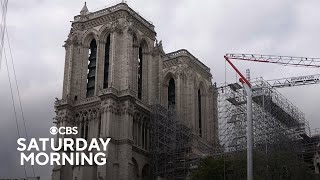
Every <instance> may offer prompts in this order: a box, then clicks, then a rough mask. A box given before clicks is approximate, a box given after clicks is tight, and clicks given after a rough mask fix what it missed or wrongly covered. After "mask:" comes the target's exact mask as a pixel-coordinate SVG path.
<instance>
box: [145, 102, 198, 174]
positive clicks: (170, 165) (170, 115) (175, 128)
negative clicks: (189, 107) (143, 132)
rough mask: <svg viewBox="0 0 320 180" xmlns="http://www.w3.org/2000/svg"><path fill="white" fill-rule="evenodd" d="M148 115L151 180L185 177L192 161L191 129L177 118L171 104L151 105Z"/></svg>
mask: <svg viewBox="0 0 320 180" xmlns="http://www.w3.org/2000/svg"><path fill="white" fill-rule="evenodd" d="M150 117H151V118H150V122H151V123H150V128H151V131H150V132H151V133H150V138H151V145H150V152H151V162H152V163H151V164H152V175H153V176H154V177H153V179H155V178H156V177H158V176H159V177H164V178H166V179H167V180H171V179H174V180H178V179H186V177H187V175H188V172H189V167H190V165H191V163H193V159H192V155H191V148H192V132H191V129H190V128H188V127H187V126H185V125H183V124H181V122H180V121H179V120H178V119H177V117H176V113H175V108H174V106H170V108H169V109H166V108H164V107H162V106H160V105H153V106H152V107H151V116H150Z"/></svg>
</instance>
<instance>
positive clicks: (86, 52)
mask: <svg viewBox="0 0 320 180" xmlns="http://www.w3.org/2000/svg"><path fill="white" fill-rule="evenodd" d="M64 48H65V51H66V54H65V69H64V80H63V93H62V99H61V100H57V101H56V102H55V109H56V114H57V115H56V124H57V126H58V127H60V126H72V127H74V126H76V127H78V130H79V133H78V134H77V135H75V136H74V138H76V137H82V138H85V139H87V140H88V141H90V138H99V137H101V138H107V137H111V141H110V143H109V145H108V151H107V152H105V153H106V154H107V164H106V165H105V166H96V165H93V166H89V165H87V166H70V165H69V166H68V165H65V166H55V167H54V169H53V173H52V179H53V180H65V179H70V180H71V179H72V180H74V179H77V180H88V179H90V180H98V179H99V180H100V179H104V180H106V179H117V180H118V179H119V180H129V179H130V180H131V179H148V177H149V174H150V169H149V167H150V166H149V164H148V163H149V151H148V150H149V148H150V145H149V144H150V139H149V133H150V132H149V116H150V114H149V112H150V110H149V105H152V104H160V94H161V93H160V85H159V83H158V82H159V81H160V79H162V56H163V55H164V53H163V50H162V46H161V44H158V43H157V42H156V32H155V30H154V26H153V25H152V24H151V23H150V22H149V21H147V20H145V19H144V18H143V17H141V16H140V15H139V14H138V13H136V12H135V11H133V10H132V9H131V8H130V7H129V6H128V5H127V4H126V3H120V4H117V5H115V6H112V7H108V8H105V9H102V10H99V11H96V12H89V10H88V8H87V5H86V4H85V5H84V7H83V8H82V10H81V12H80V15H77V16H75V17H74V20H73V21H72V28H71V30H70V33H69V35H68V38H67V40H66V41H65V44H64ZM58 137H59V136H58Z"/></svg>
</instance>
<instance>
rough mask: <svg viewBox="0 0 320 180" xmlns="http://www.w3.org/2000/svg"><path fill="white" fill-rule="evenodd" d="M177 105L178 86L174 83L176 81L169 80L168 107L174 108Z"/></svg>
mask: <svg viewBox="0 0 320 180" xmlns="http://www.w3.org/2000/svg"><path fill="white" fill-rule="evenodd" d="M175 105H176V85H175V82H174V79H173V78H171V79H170V80H169V86H168V107H169V108H170V107H172V108H174V107H175Z"/></svg>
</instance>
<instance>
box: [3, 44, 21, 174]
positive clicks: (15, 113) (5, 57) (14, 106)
mask: <svg viewBox="0 0 320 180" xmlns="http://www.w3.org/2000/svg"><path fill="white" fill-rule="evenodd" d="M3 53H4V59H5V63H6V67H7V73H8V79H9V86H10V92H11V99H12V106H13V111H14V117H15V122H16V127H17V131H18V137H19V138H21V134H20V129H19V123H18V117H17V111H16V105H15V102H14V97H13V89H12V85H11V78H10V72H9V66H8V60H7V56H6V49H5V48H3ZM23 169H24V174H25V176H26V178H27V170H26V166H25V164H24V165H23Z"/></svg>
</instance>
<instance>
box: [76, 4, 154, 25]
mask: <svg viewBox="0 0 320 180" xmlns="http://www.w3.org/2000/svg"><path fill="white" fill-rule="evenodd" d="M119 10H125V11H127V12H129V13H130V14H131V15H132V16H133V17H135V18H136V19H137V20H139V21H140V22H142V23H143V24H144V25H145V26H147V27H148V28H150V29H151V30H152V31H154V25H153V24H152V23H151V22H150V21H147V20H146V19H144V18H143V17H141V16H140V15H139V14H138V13H137V12H135V11H134V10H132V9H131V8H130V7H129V6H128V5H127V4H126V3H120V4H117V5H114V6H111V7H108V8H104V9H101V10H99V11H95V12H91V13H89V14H87V15H85V17H87V18H88V19H93V18H96V17H99V16H103V15H106V14H109V13H112V12H115V11H119ZM81 17H82V16H81V15H77V16H75V17H74V21H80V20H81Z"/></svg>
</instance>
